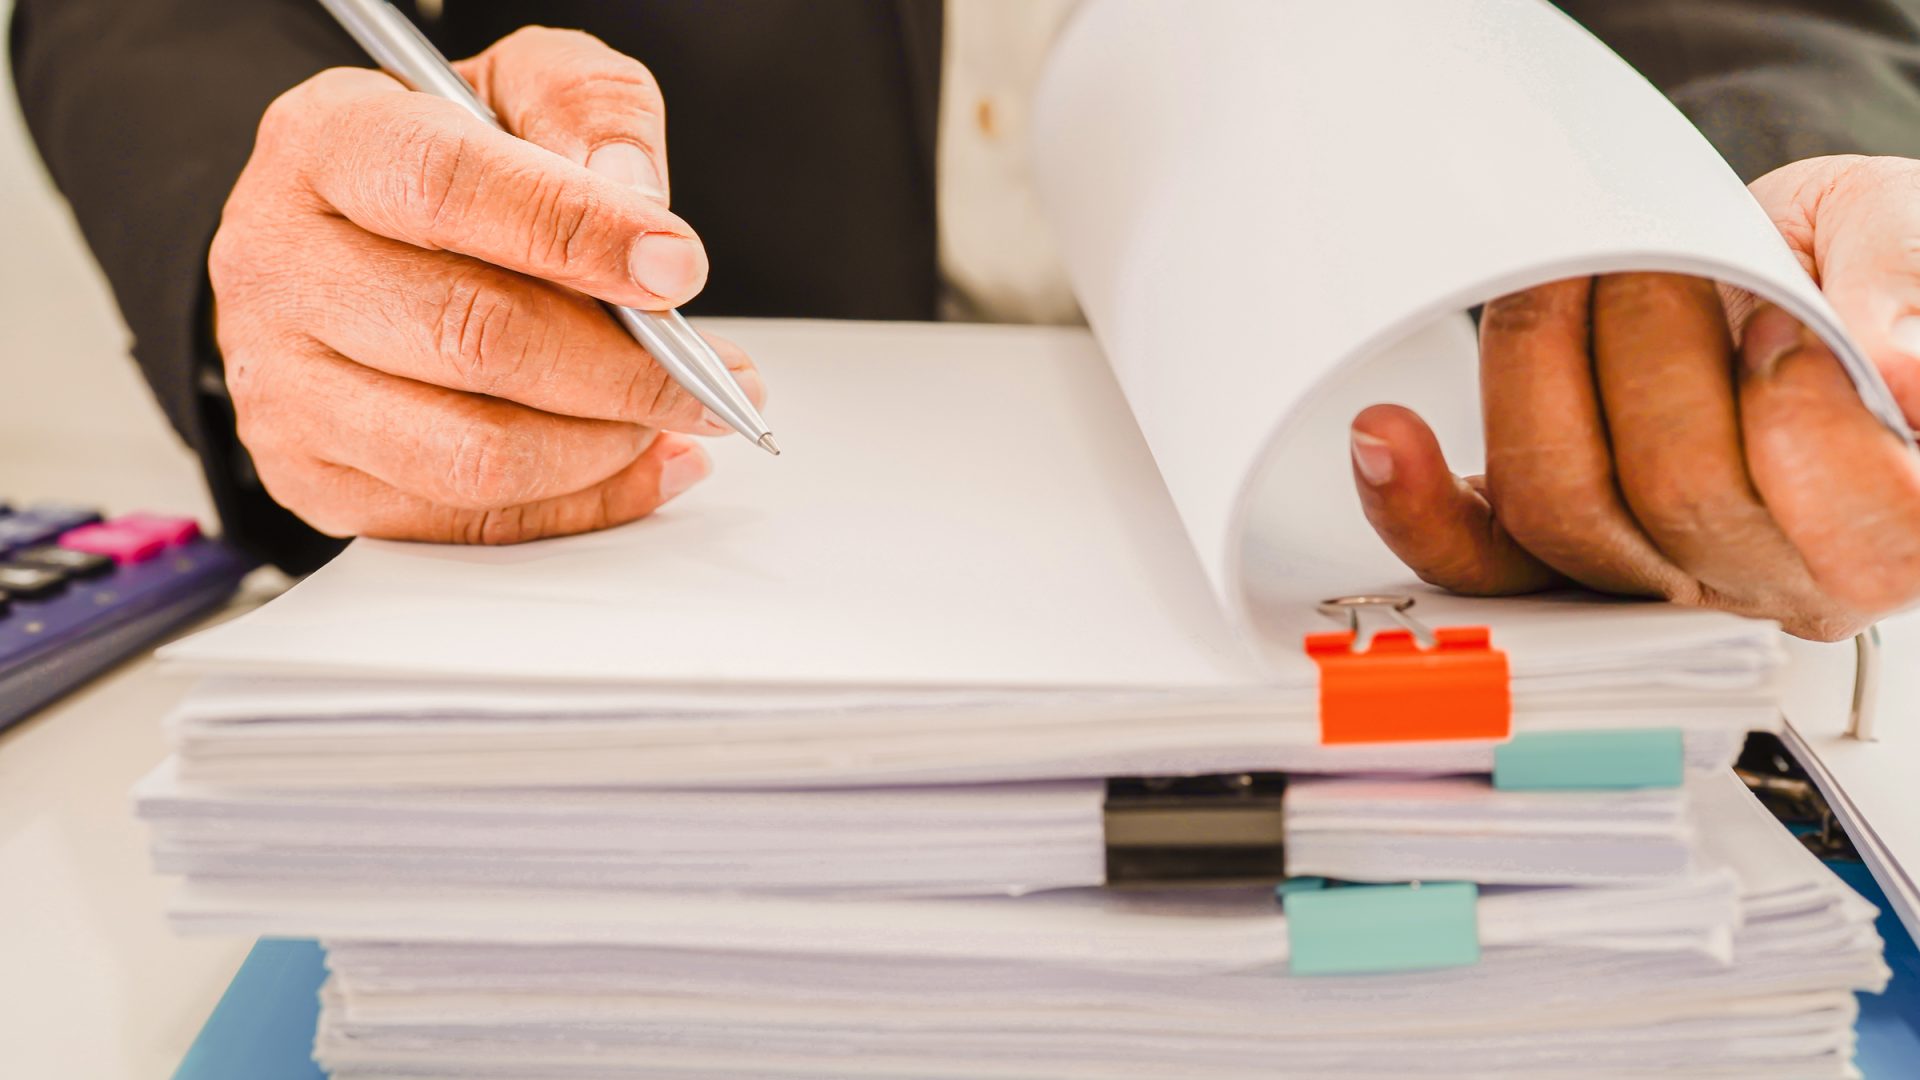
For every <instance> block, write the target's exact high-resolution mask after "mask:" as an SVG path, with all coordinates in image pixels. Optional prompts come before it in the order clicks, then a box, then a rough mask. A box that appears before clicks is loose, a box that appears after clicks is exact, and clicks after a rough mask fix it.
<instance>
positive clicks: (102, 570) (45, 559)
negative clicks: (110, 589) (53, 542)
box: [13, 546, 113, 578]
mask: <svg viewBox="0 0 1920 1080" xmlns="http://www.w3.org/2000/svg"><path fill="white" fill-rule="evenodd" d="M13 561H14V562H16V563H24V564H25V565H27V566H44V567H46V568H47V569H49V570H58V571H60V572H61V573H63V574H65V575H67V576H68V577H70V578H96V577H99V576H101V575H102V574H111V573H113V560H112V559H110V558H108V557H106V556H105V555H95V554H94V553H93V552H91V551H75V550H73V549H71V548H63V547H54V546H48V547H37V548H28V549H27V550H25V551H19V552H15V553H14V556H13Z"/></svg>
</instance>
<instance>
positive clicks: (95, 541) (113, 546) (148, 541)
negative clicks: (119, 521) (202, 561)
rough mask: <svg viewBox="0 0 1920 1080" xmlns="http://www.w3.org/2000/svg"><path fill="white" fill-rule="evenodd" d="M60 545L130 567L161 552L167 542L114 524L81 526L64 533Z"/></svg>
mask: <svg viewBox="0 0 1920 1080" xmlns="http://www.w3.org/2000/svg"><path fill="white" fill-rule="evenodd" d="M60 546H61V547H63V548H68V549H71V550H73V551H86V552H91V553H93V554H95V555H105V556H106V557H107V558H109V559H112V560H113V561H114V562H116V563H119V564H120V565H121V566H131V565H133V564H134V563H141V562H146V561H147V560H148V559H151V558H153V557H154V556H155V555H158V554H160V551H161V549H162V548H165V547H166V546H167V544H166V541H164V540H161V539H160V538H159V537H157V536H153V535H151V534H149V533H143V532H139V531H137V530H134V529H122V528H120V527H118V526H115V525H82V526H80V527H79V528H77V529H74V530H73V531H71V532H68V533H63V534H62V535H61V537H60Z"/></svg>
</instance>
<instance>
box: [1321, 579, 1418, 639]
mask: <svg viewBox="0 0 1920 1080" xmlns="http://www.w3.org/2000/svg"><path fill="white" fill-rule="evenodd" d="M1315 610H1316V611H1318V612H1319V613H1320V614H1322V615H1325V616H1326V617H1327V618H1329V619H1332V620H1333V621H1334V622H1337V623H1342V624H1344V625H1345V626H1346V628H1347V632H1348V633H1350V634H1352V635H1353V650H1354V651H1355V652H1365V651H1366V650H1367V648H1368V647H1370V646H1371V645H1372V644H1373V634H1372V633H1371V632H1369V631H1367V630H1366V628H1365V626H1364V624H1363V622H1362V620H1361V618H1360V613H1361V612H1363V611H1373V612H1379V613H1381V614H1384V615H1385V616H1386V617H1387V618H1389V619H1391V620H1393V622H1394V623H1395V624H1397V625H1398V626H1399V627H1400V628H1401V629H1402V630H1405V631H1406V632H1407V633H1409V634H1412V635H1413V640H1414V641H1415V642H1417V643H1419V645H1420V647H1421V648H1423V649H1431V648H1433V647H1434V646H1435V645H1437V644H1438V643H1439V640H1440V639H1439V636H1438V635H1436V634H1435V633H1434V632H1433V630H1432V628H1431V627H1429V626H1427V624H1425V623H1423V622H1421V621H1420V620H1419V619H1416V618H1414V617H1413V616H1412V615H1409V614H1408V612H1409V611H1411V610H1413V597H1411V596H1406V595H1402V594H1397V593H1361V594H1358V595H1354V596H1336V597H1334V598H1332V599H1331V600H1322V601H1320V603H1319V605H1318V606H1317V607H1316V608H1315Z"/></svg>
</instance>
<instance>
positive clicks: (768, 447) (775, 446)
mask: <svg viewBox="0 0 1920 1080" xmlns="http://www.w3.org/2000/svg"><path fill="white" fill-rule="evenodd" d="M758 441H759V443H760V449H762V450H765V451H766V452H767V453H769V454H772V455H773V456H774V457H779V456H780V444H779V443H777V442H774V441H773V432H771V431H769V432H767V433H766V434H765V435H762V436H760V438H759V440H758Z"/></svg>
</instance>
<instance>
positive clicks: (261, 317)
mask: <svg viewBox="0 0 1920 1080" xmlns="http://www.w3.org/2000/svg"><path fill="white" fill-rule="evenodd" d="M458 66H459V68H460V69H461V73H462V74H463V75H465V76H466V77H467V79H468V80H469V81H470V82H472V83H473V84H474V85H475V87H476V88H477V89H478V90H479V92H480V96H481V99H482V100H484V101H486V102H487V103H488V104H489V105H490V106H491V107H492V108H493V109H494V111H495V112H496V113H497V114H498V115H499V116H500V118H501V120H502V122H503V123H504V124H506V125H507V127H508V128H509V129H510V130H512V131H513V132H514V133H516V134H517V135H519V136H520V138H515V137H513V136H512V135H507V134H504V133H501V132H498V131H495V130H493V129H492V128H490V127H489V126H488V125H486V124H484V123H483V122H481V121H480V120H477V119H476V118H474V117H472V116H469V115H468V114H466V113H465V112H463V111H462V110H461V109H460V108H458V107H457V106H455V105H454V104H452V103H450V102H446V101H441V100H438V99H435V98H432V97H428V96H427V95H424V94H413V93H408V92H406V91H405V89H404V88H403V87H402V86H401V85H400V84H399V83H397V82H395V81H394V80H393V79H390V78H388V77H387V76H385V75H382V74H379V73H377V72H373V71H367V70H361V69H353V68H342V69H335V70H332V71H326V72H322V73H320V74H319V75H316V76H314V77H313V78H311V79H309V80H307V81H306V82H304V83H302V84H300V85H299V86H297V87H295V88H294V89H292V90H290V91H288V92H287V93H286V94H285V95H283V96H282V97H280V98H279V99H278V100H277V101H275V102H274V104H273V105H272V106H271V107H270V108H269V109H268V110H267V112H266V114H265V116H264V117H263V118H262V120H261V124H260V130H259V137H258V140H257V142H256V144H255V148H254V152H253V156H252V158H251V159H250V160H249V161H248V163H247V166H246V169H245V171H244V172H243V173H242V175H241V177H240V179H239V181H238V182H237V183H236V184H235V186H234V190H233V193H232V196H231V197H230V198H229V200H228V202H227V206H226V211H225V214H224V215H223V217H222V221H221V225H220V230H219V232H218V234H217V235H216V236H215V238H214V242H213V246H212V250H211V253H210V256H209V260H208V265H209V270H210V273H211V277H212V283H213V290H214V300H215V312H216V314H215V333H216V335H217V338H218V340H219V343H220V348H221V351H222V353H223V355H224V358H225V362H226V375H227V385H228V387H229V389H230V391H231V393H232V395H233V402H234V413H235V416H236V421H237V425H238V433H239V436H240V439H241V441H242V442H243V443H244V444H245V446H246V447H247V450H248V451H249V452H250V453H251V455H252V457H253V460H254V464H255V467H256V469H257V470H258V472H259V475H260V478H261V481H262V483H263V484H264V485H265V487H266V489H267V491H268V492H269V493H270V494H271V495H272V496H273V497H274V498H275V499H276V500H278V501H279V502H280V503H281V504H282V505H284V506H286V507H287V508H288V509H290V510H292V511H293V512H294V513H296V514H298V515H299V516H300V517H302V518H303V519H305V520H306V521H307V522H308V523H310V524H312V525H313V526H315V527H316V528H319V529H321V530H322V531H324V532H327V533H331V534H334V535H339V536H347V535H365V536H379V537H390V538H396V539H409V540H437V541H453V542H482V543H512V542H516V541H521V540H528V539H532V538H535V537H539V536H550V535H560V534H565V533H574V532H582V531H586V530H590V529H599V528H605V527H608V526H611V525H616V524H619V523H621V522H624V521H629V520H632V519H634V518H637V517H640V516H642V515H644V514H647V513H649V512H651V511H652V510H653V509H655V508H656V507H658V506H659V505H660V504H661V503H663V502H665V501H666V500H667V499H670V498H672V497H674V496H675V495H677V494H679V493H680V492H682V491H684V490H686V489H687V488H688V487H690V486H691V485H692V484H694V483H695V482H697V481H699V480H700V479H701V478H702V477H704V476H705V475H706V474H707V472H708V469H709V468H710V466H709V462H708V458H707V456H706V453H705V451H704V450H702V449H701V448H700V446H699V444H698V443H697V442H696V441H695V440H693V439H690V438H688V437H687V435H688V434H698V435H717V434H722V433H724V432H726V431H727V428H726V427H725V426H724V425H722V424H721V423H719V421H718V420H717V418H715V417H713V416H711V415H710V414H708V413H707V412H706V410H705V409H704V408H703V407H702V406H701V405H700V404H699V403H698V402H696V401H694V400H693V399H692V398H691V397H689V396H688V395H687V394H686V393H685V392H684V391H682V390H681V389H680V388H679V386H678V385H677V384H675V383H674V382H673V381H672V380H671V379H670V378H668V377H667V376H666V375H665V373H664V372H663V371H662V370H661V369H660V368H659V367H658V366H656V365H655V364H654V363H653V362H652V360H651V359H650V358H649V357H648V356H647V354H646V352H645V351H644V350H643V349H641V347H640V346H639V345H637V344H635V343H634V342H633V340H632V339H631V338H629V337H628V336H627V335H626V334H625V332H624V331H622V330H621V329H620V328H619V326H618V325H617V324H615V323H614V322H613V321H612V320H611V319H610V318H608V317H607V315H606V313H605V312H604V311H602V310H600V309H599V308H598V306H597V305H596V304H595V302H594V300H593V299H592V298H594V297H598V298H600V299H602V300H607V301H611V302H614V303H620V304H628V305H632V306H635V307H641V308H648V309H660V308H666V307H669V306H673V305H677V304H680V303H683V302H685V301H686V300H688V299H689V298H691V297H692V296H693V295H694V294H695V293H697V292H699V290H700V288H701V286H702V285H703V284H704V283H705V281H706V273H707V261H706V254H705V251H704V249H703V248H702V247H701V245H700V241H699V240H698V238H697V237H695V235H694V233H693V230H692V229H691V228H690V227H688V225H687V223H686V222H684V221H682V220H680V219H679V218H677V217H675V216H674V215H673V214H672V213H671V212H670V211H669V210H668V209H667V179H666V178H667V158H666V141H665V140H666V134H665V132H666V129H665V119H664V115H665V114H664V112H663V106H662V103H661V97H660V91H659V89H658V87H657V86H656V85H655V84H654V81H653V78H652V76H651V75H649V74H648V72H647V70H646V68H645V67H643V66H641V64H640V63H639V62H637V61H635V60H632V59H630V58H628V57H625V56H621V55H620V54H618V53H616V52H614V51H613V50H611V49H609V48H607V47H606V46H605V45H603V44H601V43H600V42H599V41H597V40H595V39H594V38H591V37H589V36H587V35H585V34H579V33H573V32H568V31H557V30H546V29H528V30H523V31H520V32H518V33H515V34H513V35H511V36H510V37H507V38H505V39H503V40H501V41H500V42H498V43H497V44H495V45H494V46H493V47H491V48H489V49H488V50H487V51H486V52H484V53H482V54H481V55H479V56H478V57H475V58H473V59H471V60H467V61H464V62H463V63H461V64H459V65H458ZM523 139H524V140H525V141H522V140H523ZM714 346H715V348H716V349H718V350H719V352H720V354H721V356H722V357H723V358H725V360H726V361H727V364H728V366H729V367H730V368H732V369H733V370H734V371H735V374H736V378H737V379H738V380H739V381H740V383H741V385H742V386H743V388H744V389H745V390H746V391H747V393H748V395H749V396H751V397H753V398H754V399H755V400H756V401H758V400H760V399H761V398H762V397H764V391H763V387H762V384H761V382H760V379H759V376H758V374H757V373H755V372H754V370H753V368H752V365H751V364H750V362H749V361H748V360H747V358H746V356H745V355H743V354H742V353H741V352H740V350H739V349H738V348H736V347H734V346H732V345H731V344H729V343H727V342H724V341H715V342H714Z"/></svg>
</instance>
